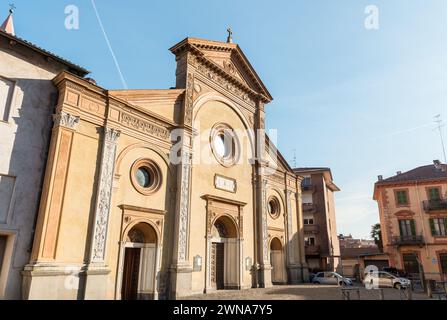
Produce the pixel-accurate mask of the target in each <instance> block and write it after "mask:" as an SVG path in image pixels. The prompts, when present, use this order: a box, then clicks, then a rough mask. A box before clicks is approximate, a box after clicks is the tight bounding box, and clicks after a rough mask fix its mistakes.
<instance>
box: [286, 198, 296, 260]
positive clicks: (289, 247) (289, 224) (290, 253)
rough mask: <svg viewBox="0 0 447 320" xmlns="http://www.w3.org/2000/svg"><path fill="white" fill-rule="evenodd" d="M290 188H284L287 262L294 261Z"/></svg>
mask: <svg viewBox="0 0 447 320" xmlns="http://www.w3.org/2000/svg"><path fill="white" fill-rule="evenodd" d="M291 195H292V191H291V190H286V209H287V212H286V215H287V216H286V220H287V221H286V225H287V228H286V230H287V242H288V245H287V252H288V256H289V264H293V263H294V262H295V258H294V256H293V253H294V252H295V249H294V248H295V246H294V243H293V225H292V202H291Z"/></svg>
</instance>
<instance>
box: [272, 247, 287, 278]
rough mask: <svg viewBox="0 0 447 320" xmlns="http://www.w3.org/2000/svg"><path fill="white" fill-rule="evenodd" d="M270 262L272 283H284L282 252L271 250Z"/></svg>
mask: <svg viewBox="0 0 447 320" xmlns="http://www.w3.org/2000/svg"><path fill="white" fill-rule="evenodd" d="M270 261H271V263H272V282H274V283H284V282H286V271H285V264H284V252H283V251H282V250H271V251H270Z"/></svg>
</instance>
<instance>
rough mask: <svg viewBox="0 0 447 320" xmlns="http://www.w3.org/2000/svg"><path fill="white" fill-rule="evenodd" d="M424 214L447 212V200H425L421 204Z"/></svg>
mask: <svg viewBox="0 0 447 320" xmlns="http://www.w3.org/2000/svg"><path fill="white" fill-rule="evenodd" d="M422 203H423V205H424V210H425V212H430V211H439V210H447V200H444V199H439V200H425V201H423V202H422Z"/></svg>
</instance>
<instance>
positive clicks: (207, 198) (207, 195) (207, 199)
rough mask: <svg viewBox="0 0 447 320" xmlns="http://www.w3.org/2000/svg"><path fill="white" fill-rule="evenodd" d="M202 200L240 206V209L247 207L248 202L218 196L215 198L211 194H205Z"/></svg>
mask: <svg viewBox="0 0 447 320" xmlns="http://www.w3.org/2000/svg"><path fill="white" fill-rule="evenodd" d="M201 198H202V199H204V200H206V201H210V200H211V201H217V202H223V203H228V204H232V205H235V206H239V207H245V206H246V205H247V203H246V202H242V201H238V200H233V199H227V198H223V197H218V196H213V195H210V194H205V195H203V196H202V197H201Z"/></svg>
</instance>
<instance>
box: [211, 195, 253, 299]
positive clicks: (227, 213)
mask: <svg viewBox="0 0 447 320" xmlns="http://www.w3.org/2000/svg"><path fill="white" fill-rule="evenodd" d="M202 199H204V200H205V201H206V221H207V224H206V228H207V229H206V230H205V235H206V236H205V238H206V240H205V241H206V243H205V255H206V256H205V288H204V293H208V292H212V291H214V290H216V289H217V288H215V287H214V286H213V284H212V282H211V268H212V266H211V255H212V252H211V251H212V246H213V242H224V243H229V244H230V246H232V251H230V252H233V253H232V254H234V256H233V257H234V258H235V261H236V269H237V275H236V277H237V279H232V280H231V284H229V286H230V287H228V288H227V289H241V288H242V287H243V272H244V270H243V263H242V261H243V228H244V226H243V208H244V206H245V205H246V204H247V203H245V202H241V201H237V200H232V199H227V198H222V197H218V196H213V195H204V196H202ZM219 219H228V221H229V222H231V224H232V225H233V226H234V228H235V229H236V232H235V234H232V235H231V236H232V237H231V238H220V237H218V238H216V237H213V235H212V232H211V231H212V228H213V226H214V225H215V223H216V222H218V221H219Z"/></svg>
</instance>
